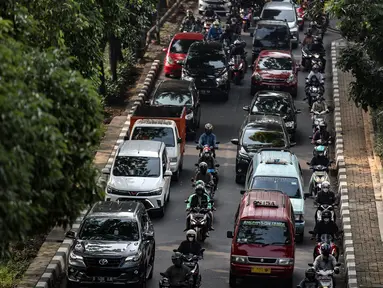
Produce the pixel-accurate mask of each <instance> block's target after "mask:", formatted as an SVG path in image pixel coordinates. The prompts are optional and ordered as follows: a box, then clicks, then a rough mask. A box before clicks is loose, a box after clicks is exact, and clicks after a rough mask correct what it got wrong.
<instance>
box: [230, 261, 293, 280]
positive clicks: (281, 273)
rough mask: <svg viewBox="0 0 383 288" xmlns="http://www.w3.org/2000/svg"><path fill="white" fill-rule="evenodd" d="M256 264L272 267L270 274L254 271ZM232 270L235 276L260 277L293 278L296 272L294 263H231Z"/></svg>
mask: <svg viewBox="0 0 383 288" xmlns="http://www.w3.org/2000/svg"><path fill="white" fill-rule="evenodd" d="M254 266H258V267H264V268H271V273H270V274H258V273H252V272H251V268H252V267H254ZM230 272H231V274H232V275H233V276H235V277H243V278H245V277H259V278H291V277H292V276H293V272H294V265H291V266H277V265H270V266H269V265H262V266H261V265H256V264H254V265H249V264H237V263H231V264H230Z"/></svg>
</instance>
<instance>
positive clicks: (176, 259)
mask: <svg viewBox="0 0 383 288" xmlns="http://www.w3.org/2000/svg"><path fill="white" fill-rule="evenodd" d="M172 262H173V264H174V265H176V266H177V267H180V266H181V265H182V262H183V261H182V254H181V253H180V252H174V254H173V255H172Z"/></svg>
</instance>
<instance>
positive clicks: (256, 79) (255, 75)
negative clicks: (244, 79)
mask: <svg viewBox="0 0 383 288" xmlns="http://www.w3.org/2000/svg"><path fill="white" fill-rule="evenodd" d="M253 77H254V79H255V81H262V77H261V75H259V74H258V73H254V74H253Z"/></svg>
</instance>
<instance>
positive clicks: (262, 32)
mask: <svg viewBox="0 0 383 288" xmlns="http://www.w3.org/2000/svg"><path fill="white" fill-rule="evenodd" d="M250 36H251V37H253V51H252V60H251V63H252V64H254V61H255V60H256V59H257V58H258V56H259V53H261V51H262V50H282V51H286V50H288V51H291V49H292V44H291V39H292V35H291V33H290V28H289V25H288V24H287V22H285V21H280V20H260V21H258V22H257V24H256V26H255V30H254V32H252V33H250Z"/></svg>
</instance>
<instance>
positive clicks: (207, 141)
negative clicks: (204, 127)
mask: <svg viewBox="0 0 383 288" xmlns="http://www.w3.org/2000/svg"><path fill="white" fill-rule="evenodd" d="M216 142H217V138H216V137H215V135H214V134H213V133H211V134H210V135H207V134H206V133H203V134H202V135H201V136H200V137H199V142H198V144H199V145H200V146H202V147H203V146H205V145H209V147H214V148H215V147H217V143H216Z"/></svg>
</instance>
